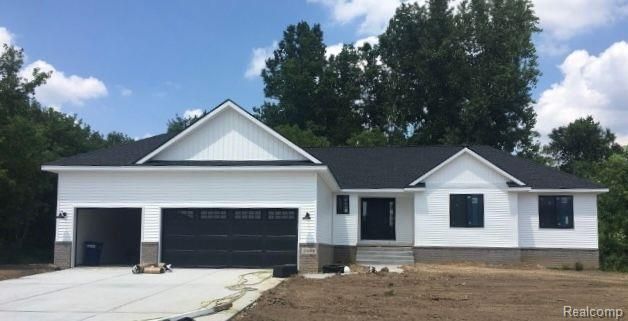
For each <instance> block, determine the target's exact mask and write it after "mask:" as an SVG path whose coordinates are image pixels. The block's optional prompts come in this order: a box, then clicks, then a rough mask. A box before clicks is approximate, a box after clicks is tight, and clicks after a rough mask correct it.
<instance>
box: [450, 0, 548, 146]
mask: <svg viewBox="0 0 628 321" xmlns="http://www.w3.org/2000/svg"><path fill="white" fill-rule="evenodd" d="M459 11H460V13H459V15H458V18H457V24H458V26H459V29H460V33H461V37H462V44H463V47H464V52H465V53H467V54H466V61H467V63H466V65H467V68H468V71H467V72H466V74H467V77H468V78H466V79H465V84H466V86H465V87H466V94H465V96H466V98H467V99H466V100H465V103H464V105H463V108H462V111H461V113H462V116H461V117H462V124H463V127H462V130H461V132H460V136H459V137H458V138H457V140H461V141H466V142H469V143H475V144H487V145H491V146H494V147H497V148H500V149H503V150H506V151H517V152H521V151H523V152H524V153H525V152H528V153H529V152H530V151H533V150H534V148H536V147H535V146H533V145H534V142H533V139H534V138H535V136H536V135H535V133H534V132H533V130H532V129H533V127H534V125H535V123H536V113H535V112H534V109H533V106H532V105H533V100H532V97H531V91H532V89H533V88H534V87H535V86H536V83H537V79H538V76H539V74H540V72H539V70H538V63H537V55H536V49H535V47H534V43H533V42H532V37H533V35H534V34H535V33H537V32H539V31H540V29H539V28H538V18H537V17H536V16H535V15H534V11H533V8H532V4H531V2H530V1H529V0H492V1H488V0H470V1H465V2H463V3H462V5H461V6H460V7H459Z"/></svg>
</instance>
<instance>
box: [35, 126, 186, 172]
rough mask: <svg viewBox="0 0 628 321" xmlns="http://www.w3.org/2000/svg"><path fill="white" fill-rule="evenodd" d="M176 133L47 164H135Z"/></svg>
mask: <svg viewBox="0 0 628 321" xmlns="http://www.w3.org/2000/svg"><path fill="white" fill-rule="evenodd" d="M174 135H176V133H168V134H161V135H157V136H153V137H148V138H145V139H141V140H138V141H135V142H131V143H127V144H120V145H115V146H112V147H109V148H104V149H98V150H95V151H91V152H87V153H83V154H78V155H74V156H70V157H65V158H61V159H58V160H56V161H53V162H50V163H47V164H45V165H56V166H124V165H133V164H134V163H135V162H137V161H138V160H140V159H141V158H142V157H144V156H146V155H147V154H148V153H150V152H152V151H153V150H155V149H156V148H157V147H159V146H161V145H162V144H164V143H165V142H167V141H168V140H169V139H170V138H172V137H173V136H174Z"/></svg>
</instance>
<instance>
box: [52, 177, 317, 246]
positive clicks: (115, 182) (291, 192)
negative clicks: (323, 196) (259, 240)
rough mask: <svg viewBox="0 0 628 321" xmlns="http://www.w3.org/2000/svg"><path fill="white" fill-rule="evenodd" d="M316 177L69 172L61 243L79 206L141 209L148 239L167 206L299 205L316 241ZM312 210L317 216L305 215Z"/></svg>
mask: <svg viewBox="0 0 628 321" xmlns="http://www.w3.org/2000/svg"><path fill="white" fill-rule="evenodd" d="M316 177H317V175H316V174H315V173H311V172H251V171H247V172H206V171H199V172H194V171H185V172H174V171H164V172H154V171H151V172H63V173H60V174H59V191H58V200H59V203H58V204H59V205H58V207H59V210H60V211H61V210H62V211H65V212H67V213H68V216H67V218H65V219H58V220H57V234H56V240H57V241H71V240H72V239H73V231H72V226H73V220H74V208H77V207H141V208H143V220H142V224H143V231H142V241H143V242H157V241H159V238H160V218H161V208H163V207H267V208H269V207H286V208H287V207H294V208H298V209H299V241H300V242H301V243H314V242H315V241H316V221H317V215H316V193H317V191H316ZM305 213H310V217H311V220H303V219H301V218H302V217H303V216H304V215H305Z"/></svg>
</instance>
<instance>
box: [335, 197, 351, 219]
mask: <svg viewBox="0 0 628 321" xmlns="http://www.w3.org/2000/svg"><path fill="white" fill-rule="evenodd" d="M341 199H342V201H341ZM344 205H346V208H345V206H344ZM336 214H337V215H348V214H351V197H350V196H349V195H347V194H338V195H336Z"/></svg>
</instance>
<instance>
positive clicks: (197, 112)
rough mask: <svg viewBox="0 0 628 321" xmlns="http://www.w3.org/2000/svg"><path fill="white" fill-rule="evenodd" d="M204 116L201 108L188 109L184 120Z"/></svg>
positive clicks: (184, 114)
mask: <svg viewBox="0 0 628 321" xmlns="http://www.w3.org/2000/svg"><path fill="white" fill-rule="evenodd" d="M201 116H203V110H202V109H200V108H194V109H187V110H185V111H184V112H183V118H194V117H201Z"/></svg>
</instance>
